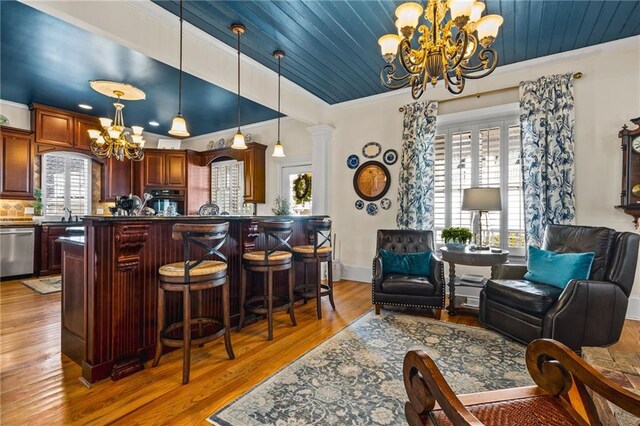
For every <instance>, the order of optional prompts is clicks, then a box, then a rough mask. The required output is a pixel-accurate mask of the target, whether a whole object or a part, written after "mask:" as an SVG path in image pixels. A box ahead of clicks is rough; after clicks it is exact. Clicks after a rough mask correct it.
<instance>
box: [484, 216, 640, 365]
mask: <svg viewBox="0 0 640 426" xmlns="http://www.w3.org/2000/svg"><path fill="white" fill-rule="evenodd" d="M639 242H640V236H638V235H637V234H634V233H631V232H616V231H614V230H613V229H609V228H602V227H599V228H596V227H590V226H569V225H549V226H547V229H546V232H545V237H544V241H543V246H542V248H543V249H545V250H550V251H554V252H558V253H584V252H594V253H595V254H596V256H595V258H594V260H593V264H592V266H591V274H590V276H589V279H586V280H572V281H570V282H569V284H568V285H567V287H565V288H564V290H563V289H559V288H556V287H552V286H549V285H546V284H538V283H534V282H531V281H527V280H525V279H524V274H525V273H526V272H527V267H526V265H510V264H505V265H501V266H500V267H499V268H498V271H497V273H496V276H495V279H491V280H489V281H488V282H487V284H486V286H485V287H484V289H483V290H482V291H481V292H480V321H481V322H482V323H484V324H486V325H487V326H489V327H491V328H493V329H496V330H498V331H500V332H502V333H503V334H506V335H508V336H510V337H512V338H514V339H515V340H518V341H520V342H523V343H525V344H528V343H529V342H531V341H533V340H535V339H537V338H540V337H543V338H551V339H555V340H558V341H560V342H562V343H564V344H565V345H567V346H568V347H570V348H571V349H573V350H574V351H576V352H580V351H581V348H582V346H607V345H610V344H613V343H615V342H617V341H618V339H619V338H620V333H621V332H622V326H623V325H624V318H625V315H626V312H627V304H628V302H629V294H630V293H631V287H632V286H633V281H634V277H635V272H636V262H637V259H638V244H639Z"/></svg>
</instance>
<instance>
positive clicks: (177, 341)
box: [160, 317, 227, 348]
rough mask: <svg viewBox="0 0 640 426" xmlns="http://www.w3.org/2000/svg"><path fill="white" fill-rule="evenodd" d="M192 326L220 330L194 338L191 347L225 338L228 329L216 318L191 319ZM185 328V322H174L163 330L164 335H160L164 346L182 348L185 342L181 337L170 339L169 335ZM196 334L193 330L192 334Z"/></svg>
mask: <svg viewBox="0 0 640 426" xmlns="http://www.w3.org/2000/svg"><path fill="white" fill-rule="evenodd" d="M191 325H192V326H193V325H205V326H206V325H219V326H220V328H219V329H218V330H216V331H215V332H213V333H209V334H206V335H204V336H198V337H196V338H192V339H191V345H201V344H203V343H207V342H211V341H213V340H216V339H219V338H220V337H222V336H224V334H225V332H226V331H227V329H226V328H225V327H224V324H222V323H221V322H220V321H218V320H217V319H215V318H206V317H203V318H192V319H191ZM183 326H184V322H183V321H178V322H174V323H172V324H170V325H168V326H167V327H165V328H164V329H163V330H162V333H161V335H160V340H161V342H162V344H163V345H165V346H170V347H174V348H177V347H182V345H183V342H184V340H183V339H182V338H181V337H180V338H178V337H169V333H171V332H174V331H176V330H179V329H182V328H183ZM194 332H197V329H196V330H191V334H192V335H193V333H194Z"/></svg>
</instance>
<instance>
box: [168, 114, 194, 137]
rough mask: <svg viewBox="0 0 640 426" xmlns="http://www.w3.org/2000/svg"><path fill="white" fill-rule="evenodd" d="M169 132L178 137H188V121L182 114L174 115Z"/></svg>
mask: <svg viewBox="0 0 640 426" xmlns="http://www.w3.org/2000/svg"><path fill="white" fill-rule="evenodd" d="M169 134H170V135H171V136H175V137H178V138H186V137H187V136H189V132H188V131H187V122H186V121H185V120H184V118H182V115H180V114H178V115H176V116H175V117H173V122H172V123H171V130H169Z"/></svg>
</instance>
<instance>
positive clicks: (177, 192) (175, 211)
mask: <svg viewBox="0 0 640 426" xmlns="http://www.w3.org/2000/svg"><path fill="white" fill-rule="evenodd" d="M147 192H148V193H149V194H151V195H152V196H153V198H152V199H151V200H149V201H148V202H147V205H148V206H149V207H151V208H152V209H153V210H155V211H156V214H158V215H164V216H174V215H183V214H184V212H185V210H184V190H183V189H160V188H157V189H148V190H147Z"/></svg>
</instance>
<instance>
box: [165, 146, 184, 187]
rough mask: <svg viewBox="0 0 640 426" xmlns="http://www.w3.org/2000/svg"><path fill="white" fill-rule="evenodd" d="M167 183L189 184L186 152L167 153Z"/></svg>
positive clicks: (175, 184)
mask: <svg viewBox="0 0 640 426" xmlns="http://www.w3.org/2000/svg"><path fill="white" fill-rule="evenodd" d="M165 155H166V159H167V160H166V161H167V169H166V184H167V185H168V186H186V185H187V156H186V155H185V153H184V152H180V153H173V152H172V153H167V154H165Z"/></svg>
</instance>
